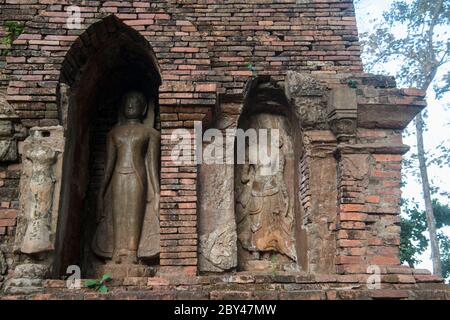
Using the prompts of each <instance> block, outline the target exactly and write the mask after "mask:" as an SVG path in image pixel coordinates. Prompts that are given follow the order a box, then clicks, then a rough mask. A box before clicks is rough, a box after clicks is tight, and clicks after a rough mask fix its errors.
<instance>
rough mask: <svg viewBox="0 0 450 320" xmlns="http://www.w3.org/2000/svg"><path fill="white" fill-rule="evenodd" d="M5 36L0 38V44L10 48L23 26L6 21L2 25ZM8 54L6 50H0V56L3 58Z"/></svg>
mask: <svg viewBox="0 0 450 320" xmlns="http://www.w3.org/2000/svg"><path fill="white" fill-rule="evenodd" d="M4 27H5V29H6V32H7V34H6V36H4V37H1V38H0V44H2V45H6V46H10V45H11V44H12V43H13V41H14V40H15V39H17V38H18V37H19V36H20V35H21V34H22V32H23V30H24V28H25V27H24V26H23V25H22V24H20V23H19V22H16V21H6V22H5V23H4ZM8 52H9V50H8V49H3V50H0V56H5V55H7V54H8Z"/></svg>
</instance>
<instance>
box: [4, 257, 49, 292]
mask: <svg viewBox="0 0 450 320" xmlns="http://www.w3.org/2000/svg"><path fill="white" fill-rule="evenodd" d="M47 275H48V267H47V266H46V265H41V264H33V263H26V264H21V265H18V266H16V268H15V269H14V273H13V277H12V278H11V279H9V280H8V281H7V282H6V284H5V292H6V293H8V294H29V293H33V292H37V291H40V290H41V289H42V284H43V281H44V280H43V279H45V278H46V276H47Z"/></svg>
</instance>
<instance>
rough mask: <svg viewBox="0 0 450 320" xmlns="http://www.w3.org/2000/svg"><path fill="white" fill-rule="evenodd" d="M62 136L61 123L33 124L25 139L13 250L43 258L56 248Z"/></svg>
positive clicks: (62, 147)
mask: <svg viewBox="0 0 450 320" xmlns="http://www.w3.org/2000/svg"><path fill="white" fill-rule="evenodd" d="M63 152H64V136H63V129H62V127H61V126H56V127H35V128H31V129H30V136H29V137H28V138H27V139H26V140H25V142H24V145H23V148H22V154H23V163H24V164H23V170H22V178H21V198H20V204H21V212H20V213H19V217H18V224H17V231H16V239H15V248H16V251H18V252H22V253H25V254H29V255H32V256H33V258H39V260H41V259H44V257H45V253H48V252H51V251H53V250H54V247H55V243H54V240H55V233H56V225H57V219H58V209H59V190H60V187H61V167H62V156H63Z"/></svg>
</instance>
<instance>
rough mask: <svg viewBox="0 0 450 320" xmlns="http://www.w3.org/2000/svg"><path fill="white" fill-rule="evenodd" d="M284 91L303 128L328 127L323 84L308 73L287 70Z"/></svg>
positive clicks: (325, 90)
mask: <svg viewBox="0 0 450 320" xmlns="http://www.w3.org/2000/svg"><path fill="white" fill-rule="evenodd" d="M284 91H285V95H286V98H287V100H288V101H289V103H290V104H291V105H292V106H293V108H294V110H295V113H296V115H297V117H298V119H300V122H301V125H302V127H303V128H311V127H313V128H316V129H328V123H327V97H326V92H327V88H326V87H325V86H324V85H322V84H321V83H320V82H319V81H317V80H316V79H314V78H313V77H311V76H310V75H308V74H304V73H300V72H296V71H292V70H288V71H287V73H286V77H285V80H284Z"/></svg>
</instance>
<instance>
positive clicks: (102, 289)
mask: <svg viewBox="0 0 450 320" xmlns="http://www.w3.org/2000/svg"><path fill="white" fill-rule="evenodd" d="M98 292H100V293H108V287H107V286H105V285H104V284H102V285H101V286H100V287H99V288H98Z"/></svg>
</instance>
